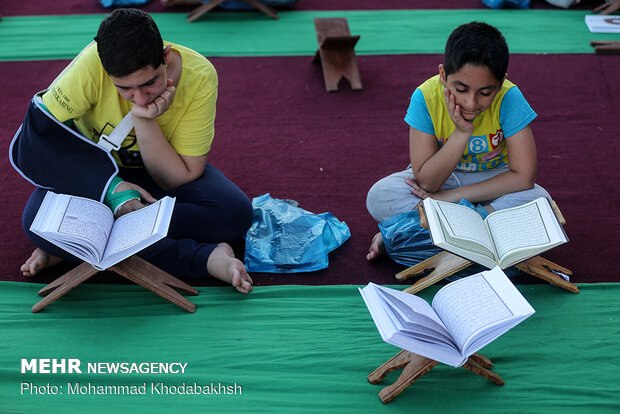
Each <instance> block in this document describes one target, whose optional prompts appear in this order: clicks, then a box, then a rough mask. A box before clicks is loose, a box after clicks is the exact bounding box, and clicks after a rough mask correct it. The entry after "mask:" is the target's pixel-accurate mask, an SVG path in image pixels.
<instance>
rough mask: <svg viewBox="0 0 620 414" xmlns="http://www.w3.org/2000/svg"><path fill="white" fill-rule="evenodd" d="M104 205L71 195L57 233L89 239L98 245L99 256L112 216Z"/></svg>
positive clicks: (108, 232) (110, 225)
mask: <svg viewBox="0 0 620 414" xmlns="http://www.w3.org/2000/svg"><path fill="white" fill-rule="evenodd" d="M110 213H111V211H110V209H109V208H108V207H106V206H105V205H103V204H101V203H98V202H96V201H93V200H89V199H85V198H81V197H71V198H70V199H69V203H68V205H67V209H66V211H65V214H64V217H63V219H62V221H61V222H60V226H59V227H58V230H57V231H58V233H59V234H63V235H67V236H74V237H80V238H84V239H88V240H90V241H91V242H92V243H93V244H94V245H95V246H98V249H97V250H98V252H99V255H98V256H99V258H101V252H102V250H103V248H104V247H105V245H106V243H107V241H108V237H109V235H110V229H111V227H112V223H113V222H114V216H113V215H111V214H110Z"/></svg>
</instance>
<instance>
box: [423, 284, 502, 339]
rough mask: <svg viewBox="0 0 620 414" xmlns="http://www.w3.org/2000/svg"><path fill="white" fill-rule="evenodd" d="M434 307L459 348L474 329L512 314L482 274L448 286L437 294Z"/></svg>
mask: <svg viewBox="0 0 620 414" xmlns="http://www.w3.org/2000/svg"><path fill="white" fill-rule="evenodd" d="M433 309H435V311H436V312H437V315H439V317H440V318H441V320H442V321H443V322H444V324H445V325H446V327H447V328H448V331H449V332H450V334H451V335H452V337H453V338H454V341H455V342H456V343H457V345H458V347H459V349H460V350H462V347H463V344H464V343H465V341H466V340H467V339H468V338H469V337H470V336H471V335H472V334H473V333H474V332H477V331H478V330H480V329H481V328H483V327H485V326H487V325H490V324H492V323H493V322H496V321H499V320H503V319H506V318H509V317H511V316H512V312H511V311H510V309H508V307H507V306H506V304H505V303H504V302H503V301H502V300H501V299H500V297H499V296H498V295H497V293H496V292H495V291H494V290H493V289H492V288H491V286H490V285H489V283H488V282H487V281H486V280H485V278H484V276H483V274H481V273H479V274H477V275H474V276H469V277H467V278H464V279H460V280H457V281H455V282H452V283H450V284H449V285H447V286H445V287H444V288H443V289H441V290H440V291H439V292H437V294H436V295H435V298H434V299H433Z"/></svg>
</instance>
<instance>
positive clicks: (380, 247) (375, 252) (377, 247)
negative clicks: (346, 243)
mask: <svg viewBox="0 0 620 414" xmlns="http://www.w3.org/2000/svg"><path fill="white" fill-rule="evenodd" d="M384 252H385V242H384V241H383V236H382V235H381V232H379V233H377V234H375V236H374V237H373V238H372V242H371V243H370V247H369V248H368V254H367V255H366V260H374V259H376V258H377V257H379V256H380V255H381V254H383V253H384Z"/></svg>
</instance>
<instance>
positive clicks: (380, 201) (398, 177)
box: [366, 166, 551, 222]
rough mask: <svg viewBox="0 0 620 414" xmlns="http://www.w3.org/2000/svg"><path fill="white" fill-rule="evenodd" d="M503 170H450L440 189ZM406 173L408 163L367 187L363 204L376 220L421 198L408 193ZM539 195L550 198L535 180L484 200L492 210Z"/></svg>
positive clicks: (408, 174) (406, 208)
mask: <svg viewBox="0 0 620 414" xmlns="http://www.w3.org/2000/svg"><path fill="white" fill-rule="evenodd" d="M504 171H508V166H503V167H499V168H495V169H493V170H489V171H477V172H461V171H454V172H453V173H452V174H451V175H450V177H448V179H447V180H446V182H445V183H444V184H443V186H442V187H441V188H442V189H443V190H450V189H453V188H457V187H463V186H466V185H469V184H475V183H479V182H481V181H486V180H488V179H489V178H492V177H495V176H496V175H498V174H501V173H503V172H504ZM407 177H410V178H413V171H412V170H411V166H409V167H408V168H407V169H406V170H404V171H401V172H397V173H394V174H392V175H389V176H387V177H385V178H383V179H381V180H379V181H377V182H376V183H375V184H374V185H373V186H372V187H371V188H370V191H368V196H367V197H366V208H367V209H368V212H369V213H370V214H371V215H372V216H373V218H374V219H375V220H376V221H377V222H382V221H384V220H386V219H388V218H390V217H392V216H395V215H397V214H400V213H405V212H408V211H411V210H413V209H414V208H415V207H416V205H417V204H418V203H419V202H420V200H421V199H420V198H418V197H417V196H415V195H413V194H412V193H411V187H410V186H409V185H408V184H407V182H406V181H405V179H406V178H407ZM539 197H546V198H547V199H549V200H551V196H550V195H549V193H547V191H546V190H545V189H544V188H542V187H541V186H539V185H538V184H535V185H534V188H532V189H530V190H524V191H518V192H516V193H509V194H505V195H503V196H501V197H499V198H496V199H495V200H491V201H490V202H489V203H486V204H490V205H491V207H493V209H495V210H502V209H506V208H510V207H516V206H519V205H521V204H524V203H527V202H528V201H532V200H535V199H537V198H539Z"/></svg>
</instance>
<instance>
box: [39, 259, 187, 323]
mask: <svg viewBox="0 0 620 414" xmlns="http://www.w3.org/2000/svg"><path fill="white" fill-rule="evenodd" d="M109 270H111V271H113V272H115V273H117V274H119V275H121V276H123V277H124V278H126V279H129V280H131V281H132V282H134V283H136V284H138V285H140V286H142V287H144V288H146V289H148V290H150V291H151V292H153V293H155V294H157V295H159V296H161V297H162V298H164V299H166V300H168V301H170V302H172V303H174V304H175V305H177V306H180V307H181V308H183V309H185V310H186V311H188V312H190V313H194V312H195V311H196V305H195V304H193V303H192V302H190V301H189V300H187V298H185V297H184V296H182V295H181V294H179V293H178V292H177V291H176V290H174V289H177V290H180V291H181V292H183V293H185V294H187V295H191V296H196V295H198V291H197V290H196V289H194V288H193V287H191V286H190V285H188V284H187V283H185V282H182V281H181V280H179V279H177V278H176V277H173V276H171V275H170V274H168V273H166V272H164V271H163V270H161V269H159V268H157V267H155V266H153V265H152V264H150V263H149V262H147V261H145V260H143V259H141V258H139V257H138V256H131V257H129V258H127V259H125V260H123V261H122V262H120V263H117V264H116V265H114V266H112V267H111V268H110V269H109ZM98 272H99V271H98V270H97V269H95V268H94V267H92V266H91V265H90V264H88V263H82V264H81V265H79V266H77V267H76V268H74V269H73V270H70V271H69V272H67V273H65V274H64V275H63V276H61V277H59V278H58V279H56V280H55V281H53V282H52V283H50V284H49V285H47V286H45V287H43V288H42V289H41V290H39V296H44V298H43V299H41V300H40V301H39V302H37V303H36V304H35V305H34V306H33V307H32V312H34V313H36V312H39V311H40V310H41V309H43V308H45V307H46V306H47V305H49V304H50V303H52V302H53V301H55V300H56V299H58V298H60V297H61V296H63V295H65V294H66V293H68V292H70V291H71V290H73V289H74V288H75V287H77V286H78V285H79V284H80V283H82V282H84V281H86V280H88V279H89V278H90V277H92V276H93V275H95V274H97V273H98ZM173 288H174V289H173Z"/></svg>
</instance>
